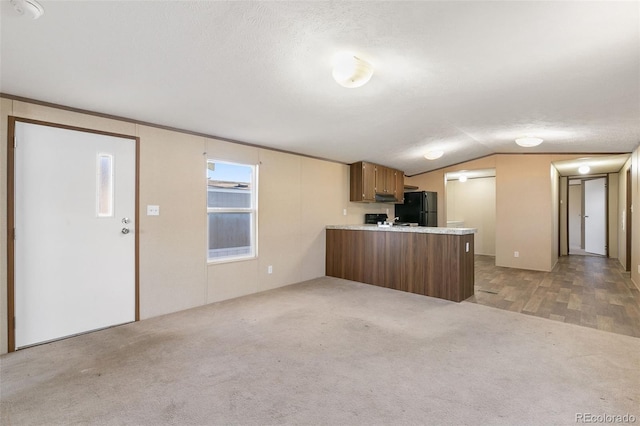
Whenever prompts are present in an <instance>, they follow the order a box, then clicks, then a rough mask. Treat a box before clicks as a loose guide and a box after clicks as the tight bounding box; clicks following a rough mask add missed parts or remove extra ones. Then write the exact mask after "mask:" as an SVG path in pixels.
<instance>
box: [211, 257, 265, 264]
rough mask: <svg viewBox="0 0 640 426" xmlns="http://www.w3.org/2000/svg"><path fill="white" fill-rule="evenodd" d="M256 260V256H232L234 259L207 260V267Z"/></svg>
mask: <svg viewBox="0 0 640 426" xmlns="http://www.w3.org/2000/svg"><path fill="white" fill-rule="evenodd" d="M256 259H258V256H234V257H221V258H212V259H207V266H209V265H219V264H221V263H234V262H243V261H246V260H256Z"/></svg>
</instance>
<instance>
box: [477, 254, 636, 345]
mask: <svg viewBox="0 0 640 426" xmlns="http://www.w3.org/2000/svg"><path fill="white" fill-rule="evenodd" d="M494 262H495V258H494V257H491V256H476V260H475V295H474V296H473V297H471V298H469V299H467V301H468V302H472V303H478V304H480V305H485V306H491V307H494V308H499V309H504V310H509V311H514V312H520V313H523V314H527V315H533V316H538V317H542V318H548V319H551V320H554V321H561V322H566V323H571V324H577V325H580V326H583V327H591V328H595V329H598V330H603V331H609V332H612V333H618V334H625V335H627V336H634V337H640V291H638V289H637V288H636V287H635V285H634V284H633V282H631V279H630V276H629V273H628V272H625V271H624V270H623V268H622V266H620V263H619V262H618V260H617V259H608V258H604V257H598V256H562V257H560V259H559V260H558V263H557V264H556V266H555V268H554V269H553V271H552V272H541V271H529V270H522V269H512V268H503V267H497V266H495V264H494Z"/></svg>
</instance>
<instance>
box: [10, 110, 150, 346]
mask: <svg viewBox="0 0 640 426" xmlns="http://www.w3.org/2000/svg"><path fill="white" fill-rule="evenodd" d="M16 122H21V123H26V124H36V125H40V126H49V127H57V128H62V129H67V130H75V131H80V132H87V133H95V134H100V135H107V136H113V137H119V138H125V139H131V140H133V141H135V153H136V160H135V161H136V162H135V219H134V220H135V222H134V223H136V224H138V223H139V219H140V211H139V210H140V209H139V205H140V199H139V192H140V191H139V187H140V138H139V137H136V136H131V135H123V134H117V133H110V132H102V131H98V130H93V129H85V128H81V127H75V126H67V125H62V124H56V123H49V122H45V121H39V120H31V119H27V118H20V117H14V116H9V127H8V132H7V134H8V141H7V145H8V148H9V149H8V157H7V317H8V318H7V319H8V321H7V324H8V338H9V339H8V340H9V342H8V343H9V344H8V346H9V347H8V349H9V352H13V351H15V245H14V239H15V210H14V208H15V172H16V170H15V149H14V140H15V127H16ZM139 228H140V227H139V226H134V235H133V237H134V241H135V242H134V246H135V249H134V250H135V254H134V256H135V259H134V264H135V278H134V280H135V321H139V320H140V283H139V277H140V274H139V257H140V256H139V252H140V250H139Z"/></svg>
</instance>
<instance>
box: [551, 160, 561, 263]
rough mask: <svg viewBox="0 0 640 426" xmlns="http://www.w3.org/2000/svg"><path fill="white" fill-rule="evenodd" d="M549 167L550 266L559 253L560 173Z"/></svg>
mask: <svg viewBox="0 0 640 426" xmlns="http://www.w3.org/2000/svg"><path fill="white" fill-rule="evenodd" d="M550 168H551V211H550V213H551V268H553V267H554V266H555V264H556V263H557V262H558V257H559V255H560V246H559V244H560V173H558V169H556V168H555V167H554V166H553V165H551V166H550Z"/></svg>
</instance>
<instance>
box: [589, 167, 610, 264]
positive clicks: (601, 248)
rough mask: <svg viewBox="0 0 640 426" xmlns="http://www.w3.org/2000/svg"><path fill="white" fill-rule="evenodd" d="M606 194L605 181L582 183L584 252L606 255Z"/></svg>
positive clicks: (603, 179)
mask: <svg viewBox="0 0 640 426" xmlns="http://www.w3.org/2000/svg"><path fill="white" fill-rule="evenodd" d="M606 238H607V193H606V179H605V178H599V179H590V180H585V181H584V250H585V251H586V252H588V253H593V254H601V255H606V254H607V247H606V246H607V243H606Z"/></svg>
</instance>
